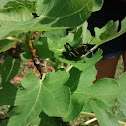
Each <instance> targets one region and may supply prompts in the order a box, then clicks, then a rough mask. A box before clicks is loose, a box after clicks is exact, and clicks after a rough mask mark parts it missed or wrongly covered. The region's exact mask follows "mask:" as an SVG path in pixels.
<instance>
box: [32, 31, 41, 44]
mask: <svg viewBox="0 0 126 126" xmlns="http://www.w3.org/2000/svg"><path fill="white" fill-rule="evenodd" d="M41 33H42V32H41V31H39V32H38V33H37V35H36V38H35V40H34V43H33V44H34V46H36V45H37V42H38V40H39V38H40V36H41Z"/></svg>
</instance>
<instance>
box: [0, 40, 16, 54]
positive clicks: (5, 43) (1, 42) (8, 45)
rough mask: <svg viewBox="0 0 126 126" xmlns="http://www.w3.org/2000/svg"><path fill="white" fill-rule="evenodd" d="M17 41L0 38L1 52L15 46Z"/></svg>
mask: <svg viewBox="0 0 126 126" xmlns="http://www.w3.org/2000/svg"><path fill="white" fill-rule="evenodd" d="M16 43H17V42H15V41H10V40H6V39H5V40H0V53H1V52H4V51H6V50H8V49H10V48H11V47H13V46H14V45H15V44H16Z"/></svg>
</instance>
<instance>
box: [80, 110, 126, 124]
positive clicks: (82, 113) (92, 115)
mask: <svg viewBox="0 0 126 126" xmlns="http://www.w3.org/2000/svg"><path fill="white" fill-rule="evenodd" d="M80 115H85V116H89V117H93V119H91V120H88V121H87V122H85V123H84V125H89V122H90V123H92V122H94V121H96V120H95V118H96V116H95V114H94V113H89V112H81V113H80ZM93 120H94V121H93ZM118 122H119V124H121V125H123V126H126V122H123V121H120V120H118Z"/></svg>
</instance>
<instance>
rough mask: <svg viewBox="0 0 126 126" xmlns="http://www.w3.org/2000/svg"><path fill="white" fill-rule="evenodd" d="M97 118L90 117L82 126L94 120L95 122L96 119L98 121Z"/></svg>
mask: <svg viewBox="0 0 126 126" xmlns="http://www.w3.org/2000/svg"><path fill="white" fill-rule="evenodd" d="M96 120H97V118H93V119H90V120H88V121H87V122H85V123H84V124H83V125H82V126H86V125H89V124H90V123H92V122H94V121H96Z"/></svg>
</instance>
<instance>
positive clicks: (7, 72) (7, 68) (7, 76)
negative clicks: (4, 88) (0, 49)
mask: <svg viewBox="0 0 126 126" xmlns="http://www.w3.org/2000/svg"><path fill="white" fill-rule="evenodd" d="M19 68H20V61H19V60H18V59H13V58H12V57H7V59H6V60H5V62H4V64H3V66H2V68H1V79H2V82H1V84H3V83H4V82H8V81H10V80H11V79H13V78H14V77H15V76H16V75H17V73H18V70H19Z"/></svg>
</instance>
